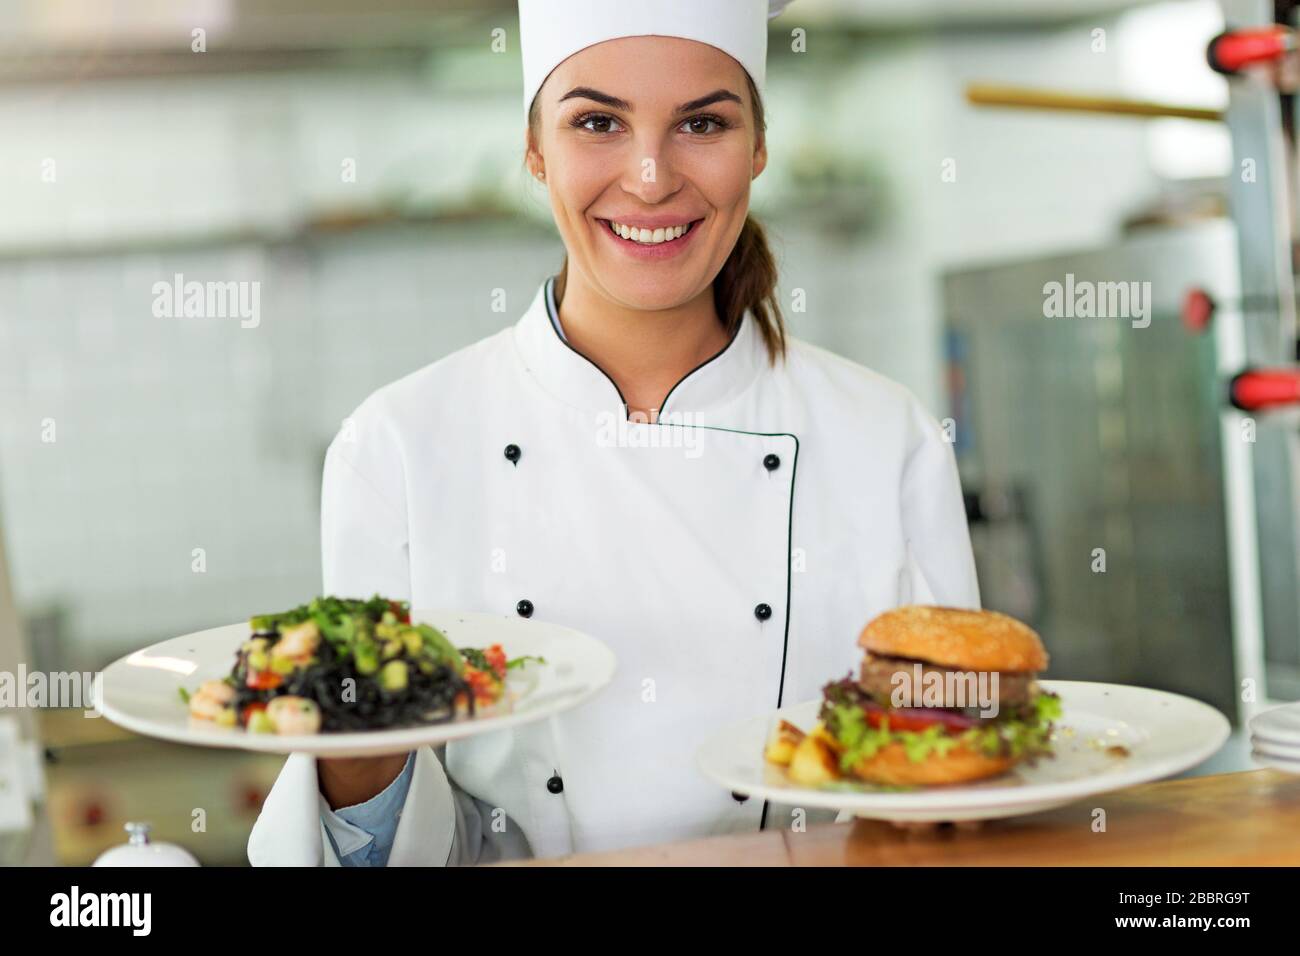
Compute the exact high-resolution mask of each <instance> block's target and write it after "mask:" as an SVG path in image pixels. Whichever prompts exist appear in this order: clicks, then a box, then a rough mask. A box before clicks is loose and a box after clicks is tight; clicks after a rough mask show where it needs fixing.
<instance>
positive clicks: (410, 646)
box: [402, 628, 424, 657]
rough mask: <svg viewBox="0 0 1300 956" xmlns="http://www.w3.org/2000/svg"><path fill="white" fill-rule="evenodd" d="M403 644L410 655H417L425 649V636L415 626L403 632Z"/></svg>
mask: <svg viewBox="0 0 1300 956" xmlns="http://www.w3.org/2000/svg"><path fill="white" fill-rule="evenodd" d="M402 646H403V647H405V648H406V653H407V654H408V655H409V656H411V657H415V656H417V655H418V654H419V653H420V651H422V650H424V638H423V637H421V636H420V632H419V631H417V630H415V628H410V629H409V630H405V631H403V632H402Z"/></svg>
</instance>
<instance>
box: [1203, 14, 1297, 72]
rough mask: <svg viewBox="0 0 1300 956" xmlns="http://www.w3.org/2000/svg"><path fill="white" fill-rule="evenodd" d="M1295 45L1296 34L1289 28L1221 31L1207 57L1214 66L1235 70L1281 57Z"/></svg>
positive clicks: (1223, 69) (1215, 68) (1211, 45)
mask: <svg viewBox="0 0 1300 956" xmlns="http://www.w3.org/2000/svg"><path fill="white" fill-rule="evenodd" d="M1295 48H1296V44H1295V34H1294V33H1293V32H1292V31H1291V29H1290V28H1289V27H1284V26H1281V25H1277V26H1271V27H1256V28H1252V29H1249V30H1231V31H1229V32H1227V33H1220V34H1219V35H1218V36H1217V37H1215V38H1214V39H1213V40H1211V41H1210V46H1209V48H1208V49H1207V50H1206V51H1205V57H1206V59H1207V60H1209V62H1210V67H1211V69H1214V70H1217V71H1218V72H1220V73H1236V72H1238V71H1239V70H1241V69H1243V68H1244V67H1247V66H1250V65H1252V64H1254V63H1267V62H1269V61H1270V60H1280V59H1281V58H1282V57H1283V56H1285V55H1286V54H1287V53H1288V52H1289V51H1291V50H1294V49H1295Z"/></svg>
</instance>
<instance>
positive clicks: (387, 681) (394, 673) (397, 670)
mask: <svg viewBox="0 0 1300 956" xmlns="http://www.w3.org/2000/svg"><path fill="white" fill-rule="evenodd" d="M406 680H407V671H406V661H389V662H388V663H387V664H385V665H384V668H383V670H381V671H380V672H379V686H380V687H382V688H383V689H384V690H404V689H405V688H406Z"/></svg>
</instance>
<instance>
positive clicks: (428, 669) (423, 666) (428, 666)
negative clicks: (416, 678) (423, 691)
mask: <svg viewBox="0 0 1300 956" xmlns="http://www.w3.org/2000/svg"><path fill="white" fill-rule="evenodd" d="M419 668H420V673H421V674H432V673H433V668H434V663H433V661H431V660H429V659H428V658H425V659H424V660H422V661H420V663H419Z"/></svg>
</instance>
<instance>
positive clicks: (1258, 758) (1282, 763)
mask: <svg viewBox="0 0 1300 956" xmlns="http://www.w3.org/2000/svg"><path fill="white" fill-rule="evenodd" d="M1250 759H1251V760H1253V761H1255V763H1257V764H1261V765H1263V766H1265V767H1272V768H1273V769H1275V770H1285V771H1286V772H1287V773H1300V758H1298V757H1288V756H1285V755H1282V754H1279V753H1277V752H1276V751H1272V750H1260V749H1259V745H1258V744H1256V745H1255V748H1254V749H1253V750H1251V752H1250Z"/></svg>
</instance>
